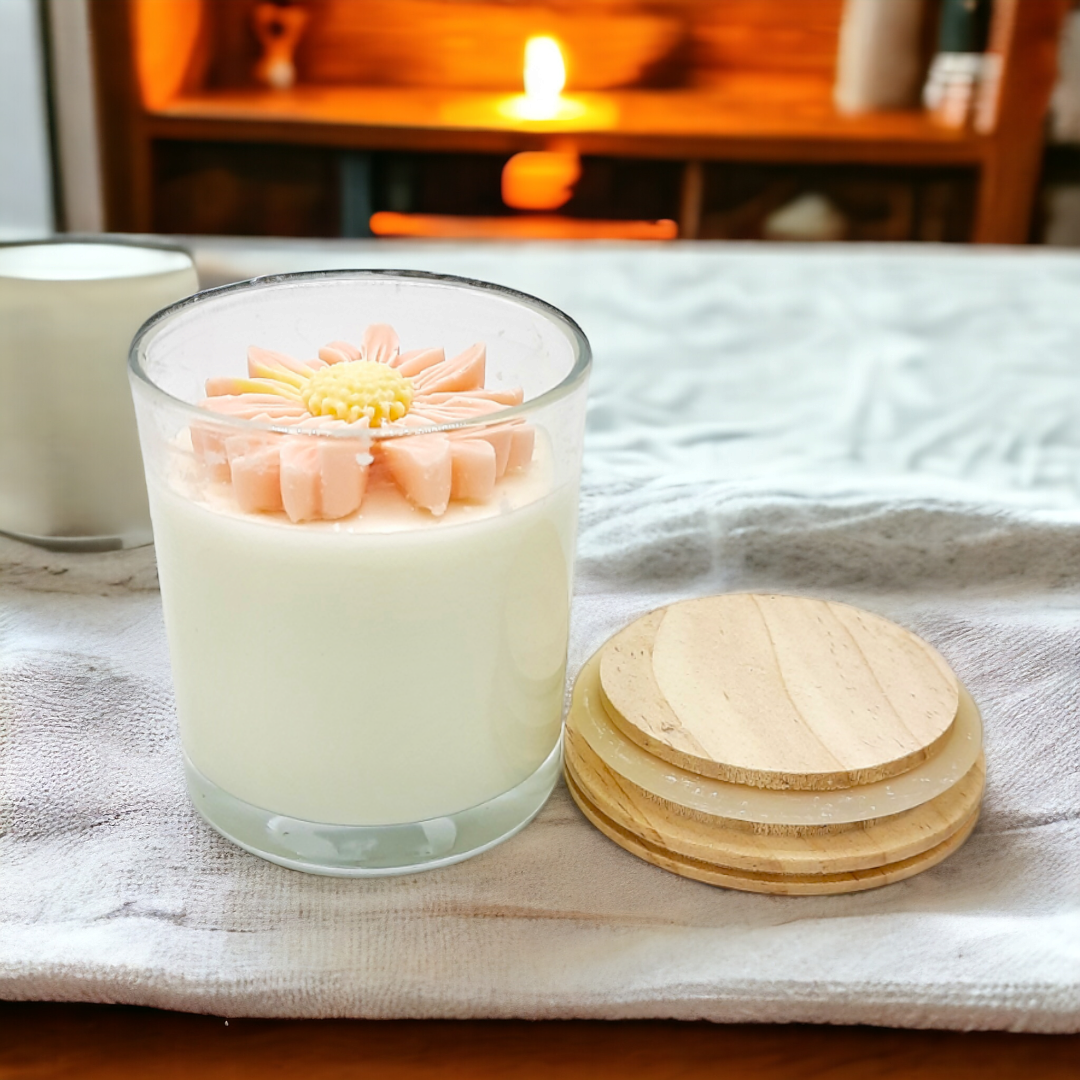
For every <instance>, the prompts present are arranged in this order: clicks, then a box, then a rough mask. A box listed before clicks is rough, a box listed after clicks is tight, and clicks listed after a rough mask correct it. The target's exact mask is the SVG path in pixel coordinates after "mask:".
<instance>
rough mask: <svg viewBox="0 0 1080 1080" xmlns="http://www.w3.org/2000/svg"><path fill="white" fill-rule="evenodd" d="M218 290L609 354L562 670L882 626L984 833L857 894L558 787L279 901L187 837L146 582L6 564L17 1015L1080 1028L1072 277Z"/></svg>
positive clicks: (743, 273) (4, 814)
mask: <svg viewBox="0 0 1080 1080" xmlns="http://www.w3.org/2000/svg"><path fill="white" fill-rule="evenodd" d="M199 255H200V264H201V267H202V269H203V271H204V274H205V275H206V276H207V277H209V278H211V279H213V278H214V276H215V275H216V276H217V277H218V279H225V278H228V277H239V276H245V275H246V274H249V273H252V272H268V271H280V270H289V269H299V268H303V267H304V266H328V265H333V264H335V261H336V264H337V265H341V264H343V263H344V264H350V263H351V264H352V265H377V264H378V263H381V264H383V265H394V264H395V263H396V264H397V265H409V266H419V267H427V268H435V269H443V270H447V271H452V272H457V273H466V274H471V275H473V276H479V277H486V278H489V279H494V280H498V281H503V282H505V283H507V284H510V285H516V286H518V287H522V288H526V289H528V290H529V291H532V292H535V293H538V294H540V295H542V296H545V298H548V299H550V300H552V301H553V302H555V303H557V304H560V306H564V307H565V308H566V309H567V310H569V311H570V313H571V314H573V315H575V316H576V317H577V318H578V319H579V321H580V322H581V323H582V325H583V326H584V327H585V329H586V332H587V333H589V335H590V337H591V338H592V339H593V342H594V346H595V349H596V353H597V363H596V372H595V379H594V386H593V396H592V411H591V415H590V433H589V442H588V450H587V465H586V479H585V484H584V489H583V494H582V527H581V537H580V544H579V561H578V577H577V589H576V600H575V610H574V626H573V636H572V643H571V657H570V661H571V663H570V669H571V673H572V674H573V673H575V672H576V671H577V669H578V668H579V667H580V665H581V663H582V662H583V661H584V659H585V658H586V657H587V656H588V655H589V654H590V653H591V652H592V651H593V650H594V649H595V648H597V647H598V646H599V645H600V644H601V643H602V642H603V641H604V640H605V639H606V638H607V637H608V636H609V635H610V634H611V633H612V632H614V631H615V630H616V629H618V628H619V627H620V626H622V625H623V624H625V623H626V622H627V621H629V620H630V619H632V618H634V617H636V616H637V615H639V614H641V613H642V612H644V611H646V610H649V609H650V608H652V607H655V606H657V605H659V604H663V603H667V602H670V601H672V600H675V599H679V598H682V597H688V596H693V595H700V594H704V593H709V592H716V591H721V590H729V589H750V588H752V589H761V590H772V591H785V592H793V593H805V594H811V595H821V596H829V597H835V598H838V599H842V600H847V601H849V602H852V603H856V604H859V605H861V606H863V607H866V608H869V609H870V610H873V611H877V612H880V613H881V614H883V615H886V616H888V617H890V618H894V619H896V620H898V621H900V622H902V623H903V624H904V625H907V626H909V627H911V628H912V629H913V630H915V631H916V632H918V633H920V634H922V635H924V636H925V637H927V638H928V639H929V640H930V641H932V642H933V643H934V644H935V645H937V646H938V648H939V649H941V651H942V652H943V653H944V655H945V656H946V657H947V658H948V659H949V661H950V662H951V663H952V664H953V666H954V667H955V669H956V670H957V672H958V673H959V675H960V677H961V678H962V679H963V680H964V681H965V683H966V684H967V685H968V686H969V687H970V689H971V690H972V692H973V694H974V696H975V698H976V700H977V701H978V703H979V704H980V706H981V707H982V710H983V714H984V719H985V723H986V747H987V757H988V763H989V776H988V788H987V795H986V800H985V804H984V811H983V816H982V819H981V821H980V824H979V826H978V828H977V830H976V832H975V833H974V835H973V836H972V838H971V839H970V840H969V841H968V843H967V844H966V845H965V846H964V847H963V848H962V849H961V850H960V851H959V852H958V853H957V854H956V855H954V856H953V857H951V858H950V859H948V860H947V861H946V862H944V863H943V864H941V865H940V866H938V867H936V868H934V869H933V870H930V871H928V872H926V873H924V874H922V875H919V876H918V877H915V878H912V879H909V880H908V881H905V882H901V883H898V884H896V885H892V886H888V887H886V888H883V889H878V890H874V891H871V892H867V893H862V894H857V895H853V896H845V897H796V898H783V897H763V896H756V895H751V894H743V893H737V892H732V891H726V890H721V889H715V888H711V887H709V886H706V885H702V884H698V883H696V882H691V881H687V880H684V879H681V878H678V877H675V876H674V875H671V874H667V873H665V872H663V871H661V870H658V869H655V868H653V867H651V866H648V865H646V864H644V863H642V862H640V861H639V860H637V859H635V858H634V857H633V856H631V855H629V854H627V853H626V852H624V851H622V850H621V849H619V848H618V847H616V846H615V845H614V844H612V843H611V842H609V841H608V840H606V839H605V838H604V837H603V836H601V835H600V834H599V833H597V832H596V831H595V830H594V829H593V828H592V827H591V826H590V825H589V824H588V823H587V822H586V821H585V820H584V819H583V818H582V816H581V815H580V814H579V813H578V811H577V810H576V808H575V807H574V806H573V804H572V802H571V801H570V799H569V797H568V796H567V794H566V793H565V791H564V790H563V789H562V788H560V789H558V790H557V791H556V793H555V795H554V796H553V798H552V799H551V801H550V803H549V804H548V806H547V807H546V808H545V810H544V811H543V812H542V814H541V815H540V817H539V818H538V819H537V821H536V822H535V823H534V824H533V825H531V826H530V827H529V828H528V829H526V830H525V831H524V832H523V833H522V834H520V835H519V836H518V837H516V838H515V839H513V840H512V841H510V842H508V843H506V844H504V845H502V846H501V847H499V848H497V849H495V850H493V851H491V852H489V853H487V854H485V855H483V856H480V857H478V858H476V859H473V860H471V861H469V862H466V863H463V864H460V865H458V866H455V867H450V868H447V869H445V870H440V871H434V872H429V873H427V874H421V875H417V876H415V877H406V878H394V879H385V880H381V881H347V880H337V879H329V878H316V877H309V876H306V875H302V874H297V873H293V872H291V871H288V870H284V869H282V868H280V867H277V866H273V865H271V864H269V863H265V862H262V861H261V860H258V859H256V858H254V857H252V856H249V855H247V854H245V853H243V852H241V851H239V850H238V849H236V848H234V847H232V846H231V845H230V844H229V843H228V842H226V841H224V840H222V839H221V838H219V837H218V836H217V835H216V834H215V833H213V832H212V831H211V830H210V829H209V828H208V827H206V826H205V825H204V824H202V822H201V820H200V819H199V818H198V817H197V816H196V814H195V812H194V811H193V810H192V809H191V808H190V806H189V805H188V803H187V800H186V797H185V795H184V791H183V782H182V776H181V770H180V763H179V755H178V748H177V742H176V735H175V732H174V717H173V706H172V695H171V689H170V683H169V675H168V658H167V654H166V650H165V644H164V638H163V632H162V627H161V616H160V606H159V602H158V596H157V593H156V582H155V574H154V567H153V553H152V550H151V549H142V550H137V551H131V552H118V553H109V554H98V555H81V556H80V555H70V554H64V555H61V554H51V553H47V552H42V551H39V550H37V549H33V548H29V547H26V546H24V545H21V544H19V543H17V542H14V541H6V540H0V997H5V998H54V999H59V1000H84V1001H121V1002H128V1003H137V1004H145V1005H156V1006H160V1007H165V1008H175V1009H187V1010H194V1011H206V1012H214V1013H219V1014H224V1015H252V1016H368V1017H428V1016H441V1017H480V1016H483V1017H502V1016H523V1017H531V1018H554V1017H605V1018H619V1017H660V1016H665V1017H681V1018H708V1019H713V1020H722V1021H735V1020H740V1021H749V1020H757V1021H811V1022H829V1023H873V1024H888V1025H906V1026H913V1027H952V1028H1007V1029H1013V1030H1028V1031H1077V1030H1080V719H1078V712H1080V691H1078V688H1077V687H1078V675H1080V632H1078V631H1080V498H1078V477H1080V473H1078V467H1080V362H1078V361H1077V353H1078V350H1077V343H1078V341H1080V304H1077V303H1076V301H1075V299H1074V298H1075V297H1076V296H1080V288H1078V286H1080V260H1077V259H1075V258H1073V257H1069V256H1062V255H1042V254H1039V255H1032V254H1027V253H1025V254H1012V253H1009V254H1006V253H994V254H986V253H972V252H963V253H959V252H952V251H941V252H935V253H933V254H926V253H924V252H923V251H919V252H914V251H905V250H903V249H900V250H895V249H894V250H890V251H884V250H875V249H869V250H867V249H863V250H853V249H851V248H844V249H843V250H830V249H825V250H822V251H816V252H801V251H800V252H793V251H791V250H785V249H780V250H778V249H775V248H771V249H768V250H767V251H762V250H758V249H754V248H750V249H746V250H738V249H735V250H732V249H731V248H728V247H718V248H714V247H712V246H711V245H702V246H700V247H688V248H685V249H680V248H677V247H672V248H666V249H665V248H650V247H644V246H642V247H635V248H630V247H619V246H608V247H592V248H589V247H572V248H571V247H559V246H548V247H544V246H535V247H527V248H523V249H506V248H494V247H482V246H475V247H468V248H465V247H447V248H420V247H416V248H414V247H408V246H397V245H385V246H384V245H379V246H372V245H352V246H346V245H339V246H329V245H328V246H319V245H311V244H296V245H286V244H281V243H280V242H277V243H275V244H263V245H259V244H254V243H251V244H249V243H247V242H244V243H243V244H238V243H237V242H224V241H219V242H215V243H213V244H203V245H201V246H200V251H199ZM376 260H378V263H377V261H376Z"/></svg>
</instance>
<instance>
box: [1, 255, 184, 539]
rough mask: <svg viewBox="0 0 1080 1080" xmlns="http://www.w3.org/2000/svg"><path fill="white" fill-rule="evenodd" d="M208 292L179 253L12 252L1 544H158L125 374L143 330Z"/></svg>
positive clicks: (5, 270)
mask: <svg viewBox="0 0 1080 1080" xmlns="http://www.w3.org/2000/svg"><path fill="white" fill-rule="evenodd" d="M198 287H199V281H198V277H197V276H196V273H195V267H194V265H193V263H192V261H191V257H190V256H189V255H188V254H187V252H185V251H183V250H182V249H181V248H177V247H173V246H170V245H167V244H158V243H144V242H133V241H120V240H113V239H107V238H103V239H94V240H90V239H79V238H72V237H61V238H58V239H56V240H43V241H33V242H30V243H19V244H11V245H7V246H0V532H4V533H7V534H8V535H11V536H16V537H18V538H19V539H20V540H26V541H28V542H30V543H34V544H39V545H41V546H43V547H49V548H58V549H68V550H106V549H110V548H120V547H134V546H137V545H139V544H148V543H150V540H151V534H150V515H149V511H148V509H147V505H146V489H145V487H144V486H143V469H142V462H141V461H140V459H139V440H138V436H137V434H136V431H135V416H134V414H133V413H132V409H131V395H130V393H129V391H128V387H127V380H126V378H125V363H124V362H125V359H126V357H127V352H128V346H129V344H130V343H131V337H132V335H133V334H134V333H135V331H136V330H138V328H139V325H140V323H142V322H143V321H144V320H145V319H147V318H149V317H150V316H151V315H152V314H153V313H154V312H155V311H157V310H158V309H159V308H162V307H164V306H165V305H166V304H171V303H173V301H175V300H179V299H180V298H181V297H182V296H187V295H189V294H190V293H193V292H195V290H196V289H198Z"/></svg>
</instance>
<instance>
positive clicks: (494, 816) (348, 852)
mask: <svg viewBox="0 0 1080 1080" xmlns="http://www.w3.org/2000/svg"><path fill="white" fill-rule="evenodd" d="M184 771H185V774H186V776H187V788H188V794H189V795H190V796H191V801H192V802H193V803H194V804H195V809H196V810H198V811H199V813H200V814H201V815H202V816H203V818H205V819H206V821H207V823H208V824H209V825H210V826H211V827H212V828H213V829H215V830H216V831H217V832H219V833H221V835H222V836H224V837H225V839H226V840H231V841H232V842H233V843H234V844H236V845H237V846H238V847H242V848H243V849H244V850H245V851H249V852H251V854H252V855H258V856H259V857H260V858H263V859H267V860H268V861H269V862H273V863H277V864H278V865H279V866H287V867H288V868H289V869H290V870H300V871H303V872H304V873H307V874H323V875H326V876H328V877H391V876H393V875H396V874H415V873H417V872H418V871H421V870H435V869H437V868H438V867H440V866H450V865H451V864H452V863H456V862H461V861H462V860H464V859H470V858H472V857H473V856H474V855H479V854H480V853H481V852H483V851H487V850H488V848H492V847H494V846H495V845H496V844H501V843H502V842H503V841H504V840H508V839H509V838H510V837H511V836H513V835H514V834H515V833H517V832H520V831H521V830H522V829H523V828H525V826H526V825H528V824H529V822H530V821H532V819H533V818H534V817H536V815H537V814H538V813H539V812H540V810H541V808H542V807H543V805H544V803H546V802H547V800H548V796H549V795H550V794H551V792H552V789H553V788H554V787H555V784H556V782H557V781H558V779H559V776H560V774H561V771H562V739H561V737H560V739H559V741H558V743H556V745H555V748H554V749H553V750H552V751H551V753H550V754H549V755H548V757H547V758H546V759H545V760H544V762H543V764H542V765H541V766H540V768H538V769H537V770H536V772H534V773H533V774H532V775H531V776H528V777H526V778H525V779H524V780H523V781H522V782H521V783H520V784H518V785H517V786H516V787H513V788H511V789H510V790H509V791H504V792H503V793H502V794H501V795H497V796H496V797H495V798H494V799H489V800H488V801H487V802H484V803H480V804H479V805H477V806H471V807H469V809H467V810H461V811H459V812H458V813H456V814H448V815H447V816H446V817H438V818H430V819H429V820H427V821H415V822H410V823H406V824H402V825H325V824H322V823H320V822H316V821H304V820H302V819H300V818H291V817H285V816H284V815H282V814H275V813H274V812H273V811H271V810H263V809H262V808H261V807H258V806H253V805H252V804H251V803H248V802H244V801H243V800H242V799H238V798H236V796H234V795H230V794H229V793H228V792H227V791H224V790H222V789H221V788H219V787H218V786H217V785H216V784H215V783H213V782H212V781H210V780H208V779H207V778H206V777H205V776H203V774H202V773H201V772H199V770H198V769H196V768H195V766H194V765H192V764H191V762H190V761H189V760H188V757H187V755H186V754H185V755H184Z"/></svg>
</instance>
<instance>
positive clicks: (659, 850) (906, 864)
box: [566, 775, 979, 896]
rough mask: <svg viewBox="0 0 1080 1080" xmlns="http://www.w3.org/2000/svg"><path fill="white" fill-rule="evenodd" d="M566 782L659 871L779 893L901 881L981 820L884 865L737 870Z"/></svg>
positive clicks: (605, 828) (586, 807)
mask: <svg viewBox="0 0 1080 1080" xmlns="http://www.w3.org/2000/svg"><path fill="white" fill-rule="evenodd" d="M566 787H567V790H568V791H569V792H570V795H571V797H572V798H573V800H574V802H576V803H577V805H578V808H579V809H580V810H581V812H582V813H583V814H584V815H585V816H586V817H587V818H588V819H589V821H591V822H592V824H593V825H595V826H596V828H597V829H599V830H600V832H602V833H603V834H604V835H605V836H606V837H608V839H609V840H613V841H614V842H615V843H616V844H618V845H619V847H621V848H624V849H625V850H626V851H629V852H630V853H631V854H633V855H636V856H637V857H638V858H639V859H644V860H645V862H648V863H652V864H653V866H657V867H660V868H661V869H662V870H669V871H671V873H673V874H679V875H680V876H681V877H687V878H693V879H694V880H695V881H703V882H705V883H706V884H709V885H721V886H723V887H724V888H727V889H741V890H742V891H743V892H756V893H771V894H774V895H779V896H829V895H836V894H838V893H851V892H862V891H864V890H866V889H876V888H878V887H879V886H881V885H891V884H892V883H893V882H895V881H903V880H904V879H905V878H909V877H913V876H914V875H915V874H919V873H922V871H924V870H929V869H930V868H931V867H932V866H936V865H937V864H938V863H939V862H941V861H942V859H946V858H948V857H949V856H950V855H951V854H952V853H953V852H954V851H956V850H957V848H959V847H960V846H961V845H962V844H963V843H964V841H965V840H966V839H967V838H968V837H969V836H970V835H971V832H972V830H973V829H974V828H975V825H976V823H977V822H978V819H979V811H978V809H976V810H975V811H974V812H973V813H972V814H971V816H970V817H969V818H968V819H967V821H965V822H964V823H963V824H962V825H961V827H960V828H959V829H957V831H956V832H954V833H952V834H951V835H950V836H948V837H946V839H944V840H942V841H941V842H940V843H939V844H937V845H936V846H935V847H932V848H930V849H929V850H927V851H924V852H921V853H920V854H918V855H912V856H910V857H908V858H906V859H901V860H900V861H899V862H894V863H887V864H886V865H884V866H876V867H873V868H871V869H868V870H848V871H843V872H839V873H833V874H772V873H762V872H760V871H753V870H739V869H737V868H735V867H731V866H722V865H719V864H716V863H710V862H705V861H703V860H701V859H695V858H692V857H691V856H688V855H680V854H678V853H677V852H674V851H672V850H670V849H668V848H664V847H660V846H657V845H656V844H653V843H652V842H651V841H649V840H647V839H645V838H644V837H641V836H638V835H636V834H634V833H631V832H628V831H627V830H626V829H624V828H623V827H622V826H621V825H619V824H618V823H617V822H615V821H613V820H612V819H611V818H609V817H608V816H607V815H606V814H605V813H604V812H603V811H602V810H601V809H599V807H597V806H596V804H595V803H593V801H592V800H591V799H590V798H589V796H588V795H587V794H586V793H585V792H584V791H582V789H581V788H580V787H578V785H577V783H576V781H575V780H574V778H573V776H569V775H568V776H567V777H566Z"/></svg>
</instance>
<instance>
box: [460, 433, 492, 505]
mask: <svg viewBox="0 0 1080 1080" xmlns="http://www.w3.org/2000/svg"><path fill="white" fill-rule="evenodd" d="M450 457H451V466H452V470H451V471H452V480H451V486H450V495H451V497H452V498H454V499H468V500H471V501H473V502H484V501H485V500H487V499H489V498H491V493H492V492H493V491H494V490H495V449H494V447H492V445H491V443H489V442H484V441H483V440H482V439H455V440H454V441H453V442H451V444H450Z"/></svg>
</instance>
